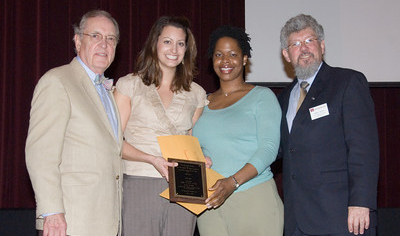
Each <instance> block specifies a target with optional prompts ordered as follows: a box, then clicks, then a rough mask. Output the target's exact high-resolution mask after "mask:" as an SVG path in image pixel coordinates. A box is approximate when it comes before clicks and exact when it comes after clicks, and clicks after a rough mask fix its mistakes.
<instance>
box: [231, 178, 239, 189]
mask: <svg viewBox="0 0 400 236" xmlns="http://www.w3.org/2000/svg"><path fill="white" fill-rule="evenodd" d="M231 177H232V179H233V182H235V189H238V188H239V186H240V184H239V183H238V182H237V180H236V179H235V176H233V175H232V176H231Z"/></svg>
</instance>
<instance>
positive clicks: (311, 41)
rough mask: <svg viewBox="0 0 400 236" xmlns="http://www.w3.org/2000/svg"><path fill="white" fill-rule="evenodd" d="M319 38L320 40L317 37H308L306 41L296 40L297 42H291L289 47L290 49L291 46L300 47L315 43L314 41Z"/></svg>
mask: <svg viewBox="0 0 400 236" xmlns="http://www.w3.org/2000/svg"><path fill="white" fill-rule="evenodd" d="M317 40H318V39H317V38H308V39H305V40H304V41H296V42H293V43H290V44H289V45H288V46H287V48H288V49H290V48H295V49H299V48H301V45H303V44H304V45H306V46H308V45H310V44H311V43H313V42H315V41H317Z"/></svg>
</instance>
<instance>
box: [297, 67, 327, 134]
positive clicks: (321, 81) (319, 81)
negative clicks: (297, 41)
mask: <svg viewBox="0 0 400 236" xmlns="http://www.w3.org/2000/svg"><path fill="white" fill-rule="evenodd" d="M329 70H330V69H329V66H328V65H327V64H326V63H325V62H323V63H322V66H321V68H320V70H319V71H318V74H317V75H316V77H315V79H314V82H313V83H312V85H311V88H310V90H309V91H308V93H307V96H306V98H305V99H304V101H303V104H302V105H301V107H300V109H299V110H298V112H297V114H296V116H295V117H294V120H293V125H292V130H291V133H293V132H294V131H295V130H296V128H297V127H298V126H299V125H300V124H302V123H303V122H306V121H307V120H308V121H311V117H310V113H309V108H312V107H315V106H318V105H321V104H318V102H320V101H319V100H318V97H319V95H320V94H321V92H322V91H323V89H324V88H325V86H326V82H327V81H328V80H329V79H330V73H329ZM289 96H290V95H289Z"/></svg>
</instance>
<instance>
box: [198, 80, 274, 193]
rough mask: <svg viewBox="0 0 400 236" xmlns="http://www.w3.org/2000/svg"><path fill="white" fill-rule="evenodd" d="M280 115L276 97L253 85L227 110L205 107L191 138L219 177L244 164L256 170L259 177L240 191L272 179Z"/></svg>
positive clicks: (233, 172) (248, 182)
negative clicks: (211, 162) (194, 138)
mask: <svg viewBox="0 0 400 236" xmlns="http://www.w3.org/2000/svg"><path fill="white" fill-rule="evenodd" d="M281 115H282V114H281V109H280V106H279V103H278V100H277V99H276V96H275V94H274V93H273V92H272V91H271V90H270V89H268V88H266V87H260V86H256V87H254V88H253V89H252V90H251V91H250V92H248V93H247V94H246V95H245V96H244V97H243V98H241V99H240V100H239V101H237V102H236V103H235V104H233V105H231V106H229V107H226V108H223V109H219V110H211V109H209V107H208V106H206V107H204V111H203V114H202V115H201V117H200V119H199V120H198V121H197V123H196V125H195V127H194V128H193V136H195V137H197V138H198V139H199V142H200V145H201V148H202V150H203V153H204V155H205V156H208V157H210V158H211V160H212V161H213V165H212V169H214V170H215V171H217V172H218V173H220V174H221V175H223V176H225V177H229V176H231V175H233V174H235V173H236V172H237V171H238V170H240V169H241V168H242V167H243V166H244V165H245V164H246V163H250V164H252V165H253V166H254V167H255V168H256V169H257V172H258V175H257V176H256V177H254V178H253V179H251V180H249V181H247V182H246V183H244V184H243V185H241V186H240V187H239V189H238V190H237V191H243V190H246V189H249V188H251V187H253V186H255V185H258V184H260V183H263V182H266V181H268V180H269V179H271V178H272V177H273V174H272V172H271V168H270V165H271V164H272V162H274V161H275V159H276V155H277V153H278V148H279V142H280V122H281ZM209 187H211V186H209Z"/></svg>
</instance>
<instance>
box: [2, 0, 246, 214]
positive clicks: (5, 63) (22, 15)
mask: <svg viewBox="0 0 400 236" xmlns="http://www.w3.org/2000/svg"><path fill="white" fill-rule="evenodd" d="M92 9H103V10H106V11H109V12H110V13H111V14H112V15H113V16H114V18H115V19H116V20H117V21H118V23H119V25H120V31H121V41H120V44H119V45H118V47H117V54H116V58H115V61H114V63H113V64H112V66H111V67H110V68H109V69H108V70H107V71H106V75H107V76H109V77H111V78H115V79H118V78H119V77H121V76H124V75H126V74H128V73H129V72H131V71H132V68H133V63H134V61H135V59H136V55H137V54H138V52H139V51H140V49H141V48H142V46H143V44H144V41H145V39H146V38H147V35H148V32H149V31H150V28H151V26H152V25H153V23H154V22H155V21H156V20H157V19H158V18H159V17H160V16H162V15H184V16H186V17H187V18H189V20H190V21H191V24H192V29H193V33H194V35H195V37H196V41H197V46H198V68H199V72H200V73H199V76H198V77H197V78H196V82H198V83H199V84H201V85H203V87H204V88H205V89H206V90H207V91H209V92H211V91H214V90H215V89H216V88H217V83H216V80H215V78H214V76H213V73H212V72H210V69H209V61H208V60H207V58H206V57H205V54H206V49H207V46H208V36H209V34H210V33H211V31H212V30H214V29H215V28H216V27H218V26H220V25H222V24H232V25H235V26H238V27H244V0H201V1H200V0H145V1H143V0H57V1H54V0H2V1H1V3H0V17H1V19H0V21H1V35H0V47H1V48H0V49H1V51H0V54H1V57H0V73H1V79H0V91H1V94H0V99H1V100H0V104H1V105H0V130H1V131H0V209H1V208H34V207H35V200H34V196H33V191H32V188H31V185H30V181H29V176H28V174H27V171H26V167H25V153H24V148H25V139H26V136H27V130H28V123H29V110H30V101H31V98H32V93H33V90H34V87H35V85H36V83H37V81H38V80H39V78H40V77H41V76H42V75H43V74H44V73H45V72H46V71H47V70H49V69H51V68H53V67H56V66H60V65H63V64H67V63H69V62H70V61H71V60H72V58H73V57H74V56H75V52H74V45H73V42H72V37H73V29H72V25H73V24H74V23H77V22H78V21H79V19H80V17H81V16H82V15H83V14H84V13H85V12H87V11H89V10H92Z"/></svg>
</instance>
